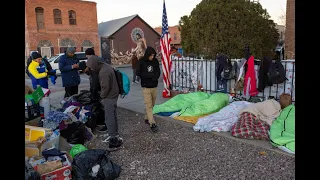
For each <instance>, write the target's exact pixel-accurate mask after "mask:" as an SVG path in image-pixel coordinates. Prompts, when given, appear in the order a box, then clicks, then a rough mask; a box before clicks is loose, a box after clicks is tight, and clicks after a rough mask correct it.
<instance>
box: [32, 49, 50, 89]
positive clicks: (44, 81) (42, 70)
mask: <svg viewBox="0 0 320 180" xmlns="http://www.w3.org/2000/svg"><path fill="white" fill-rule="evenodd" d="M31 59H32V61H31V62H30V64H29V65H28V72H29V77H30V79H31V82H32V87H33V89H36V88H37V87H38V85H40V86H41V87H42V88H46V89H48V86H49V85H48V76H55V74H56V73H55V70H52V69H51V70H48V69H47V68H46V66H45V64H44V63H43V62H42V57H41V55H40V54H39V53H38V52H34V53H32V56H31Z"/></svg>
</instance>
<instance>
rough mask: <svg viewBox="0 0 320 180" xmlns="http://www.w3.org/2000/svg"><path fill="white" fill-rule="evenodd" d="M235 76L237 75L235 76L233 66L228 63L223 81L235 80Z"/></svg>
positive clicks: (224, 70) (222, 75)
mask: <svg viewBox="0 0 320 180" xmlns="http://www.w3.org/2000/svg"><path fill="white" fill-rule="evenodd" d="M234 76H235V74H234V69H233V66H232V65H231V64H229V63H226V64H225V65H224V67H223V70H222V73H221V77H222V78H223V79H232V78H234Z"/></svg>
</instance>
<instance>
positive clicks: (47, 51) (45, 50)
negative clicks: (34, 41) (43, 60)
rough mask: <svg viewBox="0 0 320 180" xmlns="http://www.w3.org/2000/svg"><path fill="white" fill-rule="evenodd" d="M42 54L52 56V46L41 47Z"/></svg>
mask: <svg viewBox="0 0 320 180" xmlns="http://www.w3.org/2000/svg"><path fill="white" fill-rule="evenodd" d="M41 56H42V57H44V56H47V57H51V48H50V47H41Z"/></svg>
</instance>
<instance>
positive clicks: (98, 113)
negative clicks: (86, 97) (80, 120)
mask: <svg viewBox="0 0 320 180" xmlns="http://www.w3.org/2000/svg"><path fill="white" fill-rule="evenodd" d="M104 121H105V117H104V109H103V106H102V105H101V104H100V103H94V104H93V105H92V107H91V116H90V117H89V118H88V121H87V122H86V126H87V127H88V128H91V129H92V130H93V129H94V128H95V127H96V126H97V125H105V122H104Z"/></svg>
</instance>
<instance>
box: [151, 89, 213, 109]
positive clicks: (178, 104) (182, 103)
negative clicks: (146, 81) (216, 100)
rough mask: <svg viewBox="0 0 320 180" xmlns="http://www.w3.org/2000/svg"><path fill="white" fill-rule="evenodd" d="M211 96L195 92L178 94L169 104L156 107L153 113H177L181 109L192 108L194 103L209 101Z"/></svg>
mask: <svg viewBox="0 0 320 180" xmlns="http://www.w3.org/2000/svg"><path fill="white" fill-rule="evenodd" d="M209 97H210V94H208V93H205V92H193V93H188V94H178V95H176V96H174V97H173V98H171V99H169V100H168V101H167V102H165V103H162V104H159V105H155V106H154V107H153V110H152V113H153V114H157V113H165V112H177V111H180V110H181V109H185V108H186V107H189V106H191V105H192V104H193V103H195V102H198V101H201V100H204V99H208V98H209Z"/></svg>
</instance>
